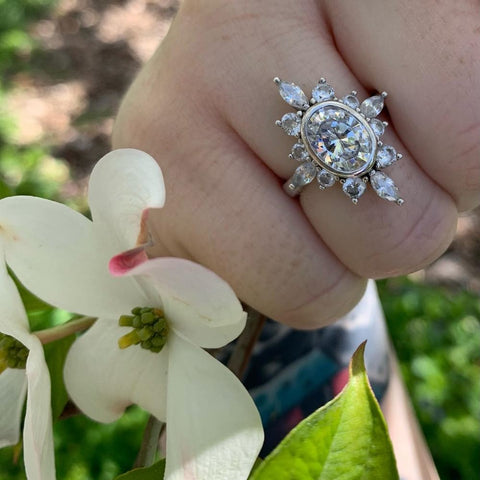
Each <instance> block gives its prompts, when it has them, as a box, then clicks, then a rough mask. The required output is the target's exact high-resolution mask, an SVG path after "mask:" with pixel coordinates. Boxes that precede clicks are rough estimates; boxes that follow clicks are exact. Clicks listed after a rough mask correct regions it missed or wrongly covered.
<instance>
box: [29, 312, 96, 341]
mask: <svg viewBox="0 0 480 480" xmlns="http://www.w3.org/2000/svg"><path fill="white" fill-rule="evenodd" d="M96 320H97V319H96V318H94V317H81V318H77V319H76V320H71V321H70V322H67V323H64V324H63V325H57V326H56V327H52V328H46V329H45V330H38V331H37V332H32V333H33V334H34V335H36V336H37V337H38V338H39V339H40V341H41V342H42V343H43V344H46V343H50V342H54V341H55V340H59V339H60V338H64V337H68V336H69V335H71V334H72V333H76V332H81V331H82V330H86V329H87V328H90V327H91V326H92V325H93V324H94V323H95V321H96Z"/></svg>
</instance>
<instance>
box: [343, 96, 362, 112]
mask: <svg viewBox="0 0 480 480" xmlns="http://www.w3.org/2000/svg"><path fill="white" fill-rule="evenodd" d="M342 102H343V103H344V104H345V105H346V106H347V107H350V108H353V109H354V110H356V109H357V108H358V107H359V105H360V101H359V100H358V98H357V97H356V96H355V95H353V94H352V93H350V94H348V95H345V96H344V97H343V98H342Z"/></svg>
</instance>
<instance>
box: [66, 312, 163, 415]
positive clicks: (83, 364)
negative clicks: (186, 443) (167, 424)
mask: <svg viewBox="0 0 480 480" xmlns="http://www.w3.org/2000/svg"><path fill="white" fill-rule="evenodd" d="M128 332H129V328H128V327H119V326H118V325H116V323H115V322H113V321H111V320H104V319H99V320H97V322H96V323H95V324H94V325H93V326H92V327H91V328H90V329H89V330H88V331H87V332H86V333H84V334H83V335H82V336H81V337H80V338H78V339H77V340H76V341H75V342H74V344H73V345H72V347H71V348H70V351H69V353H68V355H67V359H66V362H65V368H64V379H65V385H66V387H67V391H68V393H69V395H70V397H71V398H72V400H73V401H74V402H75V403H76V405H77V406H78V407H79V408H80V409H81V410H82V411H83V412H84V413H85V414H86V415H88V416H89V417H91V418H93V419H94V420H96V421H99V422H113V421H114V420H116V419H117V418H119V417H120V416H121V415H122V413H123V412H124V410H125V408H127V407H128V406H129V405H131V404H133V403H135V404H138V405H140V406H141V407H142V408H144V409H145V410H148V411H149V412H150V413H152V414H153V415H155V416H156V417H157V418H158V419H159V420H162V421H164V420H165V418H166V415H165V401H166V399H165V386H166V375H167V354H168V346H165V347H164V348H163V350H162V351H161V352H160V353H152V352H149V351H147V350H144V349H142V348H141V347H140V346H138V345H133V346H131V347H128V348H126V349H123V350H121V349H120V348H119V347H118V343H117V342H118V339H119V338H120V337H121V336H123V335H125V334H126V333H128Z"/></svg>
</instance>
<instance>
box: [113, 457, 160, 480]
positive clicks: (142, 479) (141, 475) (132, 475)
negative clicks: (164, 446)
mask: <svg viewBox="0 0 480 480" xmlns="http://www.w3.org/2000/svg"><path fill="white" fill-rule="evenodd" d="M164 474H165V459H164V458H163V459H162V460H159V461H158V462H157V463H154V464H153V465H152V466H150V467H143V468H136V469H135V470H131V471H130V472H127V473H123V474H122V475H120V476H118V477H116V478H115V480H162V478H163V475H164Z"/></svg>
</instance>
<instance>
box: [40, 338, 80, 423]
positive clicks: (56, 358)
mask: <svg viewBox="0 0 480 480" xmlns="http://www.w3.org/2000/svg"><path fill="white" fill-rule="evenodd" d="M74 340H75V335H69V336H68V337H64V338H61V339H60V340H56V341H55V342H52V343H47V344H46V345H44V350H45V360H46V362H47V365H48V370H49V372H50V380H51V385H52V416H53V420H54V421H55V420H57V418H58V417H59V416H60V414H61V413H62V412H63V409H64V407H65V405H66V403H67V401H68V393H67V390H66V389H65V384H64V383H63V365H64V364H65V358H66V356H67V353H68V350H69V349H70V346H71V345H72V343H73V342H74Z"/></svg>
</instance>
